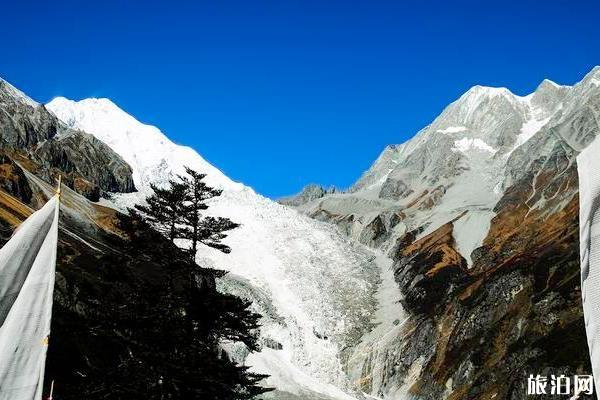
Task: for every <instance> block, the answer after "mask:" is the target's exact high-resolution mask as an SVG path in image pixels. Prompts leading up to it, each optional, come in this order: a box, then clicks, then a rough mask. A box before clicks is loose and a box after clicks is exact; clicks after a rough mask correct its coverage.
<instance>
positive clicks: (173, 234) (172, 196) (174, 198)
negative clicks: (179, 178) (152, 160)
mask: <svg viewBox="0 0 600 400" xmlns="http://www.w3.org/2000/svg"><path fill="white" fill-rule="evenodd" d="M150 187H151V188H152V190H153V191H154V194H152V195H151V196H149V197H148V198H146V203H147V205H139V204H138V205H136V206H135V208H136V210H137V211H139V212H141V213H142V215H143V216H144V217H145V219H146V220H147V221H148V222H150V223H151V224H152V226H153V227H154V228H155V229H156V230H158V231H159V232H161V233H163V234H164V235H165V236H167V237H168V238H169V240H171V241H174V240H175V239H176V238H177V237H179V236H180V232H181V228H180V225H181V224H182V223H183V222H184V220H183V210H184V202H185V200H186V198H187V186H186V185H184V184H183V183H180V182H175V181H172V180H171V181H169V187H167V188H159V187H157V186H156V185H154V184H151V185H150Z"/></svg>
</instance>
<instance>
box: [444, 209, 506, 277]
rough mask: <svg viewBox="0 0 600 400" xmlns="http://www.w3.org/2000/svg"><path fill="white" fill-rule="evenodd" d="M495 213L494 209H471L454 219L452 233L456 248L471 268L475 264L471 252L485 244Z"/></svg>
mask: <svg viewBox="0 0 600 400" xmlns="http://www.w3.org/2000/svg"><path fill="white" fill-rule="evenodd" d="M494 215H495V213H494V212H493V211H492V210H477V211H469V212H467V213H466V214H465V215H463V216H462V217H460V218H459V219H458V220H456V221H454V224H453V230H452V235H453V237H454V241H455V242H456V248H457V250H458V252H459V253H460V254H461V255H462V256H463V258H464V259H465V260H467V265H468V267H469V268H470V267H472V266H473V260H472V259H471V253H473V250H475V249H476V248H478V247H480V246H481V245H482V244H483V241H484V240H485V238H486V236H487V234H488V231H489V230H490V226H491V221H492V218H493V216H494Z"/></svg>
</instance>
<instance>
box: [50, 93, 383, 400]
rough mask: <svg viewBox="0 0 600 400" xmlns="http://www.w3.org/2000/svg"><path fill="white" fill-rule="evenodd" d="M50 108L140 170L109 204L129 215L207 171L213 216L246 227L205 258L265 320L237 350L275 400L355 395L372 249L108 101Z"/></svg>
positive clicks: (373, 272)
mask: <svg viewBox="0 0 600 400" xmlns="http://www.w3.org/2000/svg"><path fill="white" fill-rule="evenodd" d="M46 107H47V108H48V109H49V110H50V111H52V112H53V113H54V114H55V115H56V116H57V117H58V118H59V119H61V120H62V121H63V122H64V123H66V124H67V125H69V126H70V127H72V128H76V129H81V130H84V131H86V132H88V133H91V134H93V135H95V136H96V137H97V138H99V139H100V140H102V141H103V142H105V143H106V144H108V145H109V146H110V147H111V148H112V149H113V150H115V151H116V152H117V153H118V154H119V155H120V156H121V157H122V158H123V159H124V160H125V161H127V162H128V163H129V165H130V166H131V167H132V169H133V178H134V182H135V185H136V187H137V188H138V190H139V191H138V192H137V193H130V194H115V195H114V196H113V198H112V199H111V200H110V201H109V205H112V206H116V207H117V208H120V209H124V208H125V207H130V206H132V205H133V204H135V203H140V202H142V201H143V199H144V198H145V197H146V196H147V195H148V194H149V184H150V183H156V184H158V185H161V184H165V183H166V182H167V181H168V180H169V179H172V178H175V177H176V175H177V174H183V173H184V166H189V167H191V168H193V169H195V170H198V171H200V172H203V173H206V174H207V178H206V181H207V182H208V183H209V184H211V185H213V186H215V187H219V188H222V189H223V190H224V191H223V194H222V196H220V197H219V198H216V199H214V201H212V202H211V206H210V208H209V210H208V213H209V214H211V215H216V216H225V217H229V218H231V219H232V220H233V221H235V222H238V223H241V224H242V226H241V227H240V228H238V229H236V230H233V231H231V233H230V234H229V237H228V238H227V239H226V241H225V242H226V243H227V244H228V245H230V246H231V248H232V252H231V254H223V253H221V252H219V251H217V250H214V249H210V248H208V247H205V248H201V249H200V251H199V252H198V260H199V261H200V262H201V263H203V264H205V265H209V266H213V267H215V268H220V269H224V270H227V271H230V274H228V275H227V277H226V279H224V280H223V282H221V287H223V288H226V289H227V290H230V291H232V292H237V293H239V294H240V295H243V296H246V297H249V298H251V299H253V300H254V301H255V307H256V308H257V309H258V310H259V311H260V312H261V313H262V314H263V315H265V318H263V321H262V323H263V327H262V329H261V331H262V335H263V337H264V338H265V343H266V345H265V346H264V350H263V351H261V352H260V353H257V354H251V355H249V356H248V357H245V356H246V354H245V353H244V351H243V350H240V349H235V348H234V349H231V351H232V353H235V354H234V355H235V356H236V357H241V358H242V359H241V361H243V362H245V363H246V364H247V365H250V366H252V368H253V370H254V371H256V372H261V373H267V374H269V375H271V377H270V378H268V379H267V380H266V382H265V384H266V385H268V386H271V387H276V388H277V389H278V390H279V391H280V392H281V393H279V394H278V395H277V396H278V397H277V398H290V399H291V398H294V399H319V398H322V399H344V400H346V399H353V398H355V397H354V396H353V395H351V394H350V393H351V390H350V389H349V388H350V386H351V385H350V382H349V381H348V378H347V376H346V374H345V372H344V371H343V369H342V363H341V361H340V352H341V350H342V349H343V348H346V347H348V346H352V345H353V344H355V343H356V342H357V341H358V339H359V338H360V336H361V335H362V334H364V333H365V332H366V330H367V329H368V328H369V326H370V325H369V323H370V321H371V318H372V316H373V314H374V311H375V308H376V299H375V291H376V289H377V282H378V279H379V272H378V269H377V267H376V265H374V264H373V259H374V256H373V255H372V254H371V253H369V252H368V251H367V250H365V249H364V248H363V247H362V246H360V245H356V244H353V242H352V241H350V240H349V239H347V238H346V237H344V236H342V235H341V234H340V233H338V231H337V229H336V228H335V227H333V226H331V225H329V224H326V223H323V222H318V221H315V220H313V219H311V218H308V217H306V216H304V215H301V214H300V213H298V212H296V211H295V210H292V209H290V208H288V207H285V206H282V205H280V204H278V203H276V202H274V201H272V200H269V199H267V198H265V197H262V196H260V195H258V194H256V193H255V192H254V191H253V190H252V189H251V188H249V187H246V186H244V185H242V184H240V183H236V182H233V181H232V180H230V179H229V178H228V177H226V176H225V175H224V174H223V173H222V172H221V171H219V170H218V169H216V168H215V167H213V166H212V165H210V164H209V163H208V162H206V161H205V160H204V159H203V158H202V157H201V156H200V155H199V154H198V153H196V152H195V151H194V150H193V149H191V148H189V147H184V146H179V145H176V144H175V143H173V142H171V141H170V140H169V139H168V138H167V137H166V136H165V135H164V134H163V133H162V132H160V130H158V129H157V128H155V127H153V126H149V125H145V124H142V123H140V122H139V121H137V120H136V119H135V118H133V117H132V116H130V115H128V114H127V113H126V112H124V111H123V110H121V109H120V108H118V107H117V106H116V105H115V104H113V103H112V102H111V101H110V100H107V99H86V100H82V101H79V102H74V101H71V100H67V99H65V98H56V99H54V100H52V101H51V102H50V103H49V104H48V105H47V106H46ZM225 347H227V344H225ZM234 347H235V346H234ZM284 393H285V394H284ZM283 396H288V397H283Z"/></svg>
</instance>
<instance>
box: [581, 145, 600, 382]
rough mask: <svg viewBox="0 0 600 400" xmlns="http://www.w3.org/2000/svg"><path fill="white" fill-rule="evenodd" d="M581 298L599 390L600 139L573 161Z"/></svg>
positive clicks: (595, 378) (593, 368)
mask: <svg viewBox="0 0 600 400" xmlns="http://www.w3.org/2000/svg"><path fill="white" fill-rule="evenodd" d="M577 170H578V172H579V243H580V252H579V255H580V258H581V296H582V300H583V317H584V320H585V331H586V334H587V340H588V348H589V350H590V358H591V361H592V372H593V374H594V380H595V383H596V387H597V388H600V207H599V206H600V139H596V140H594V141H593V142H592V144H590V145H589V146H588V147H587V148H586V149H585V150H583V151H582V152H581V154H579V156H578V157H577Z"/></svg>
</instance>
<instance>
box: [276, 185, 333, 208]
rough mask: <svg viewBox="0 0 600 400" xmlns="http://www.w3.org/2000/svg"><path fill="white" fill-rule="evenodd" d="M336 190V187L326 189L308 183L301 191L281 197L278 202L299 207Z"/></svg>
mask: <svg viewBox="0 0 600 400" xmlns="http://www.w3.org/2000/svg"><path fill="white" fill-rule="evenodd" d="M335 192H336V190H335V188H334V187H330V188H328V189H326V188H324V187H323V186H321V185H315V184H310V185H306V186H305V187H304V188H303V189H302V191H301V192H300V193H298V194H296V195H294V196H290V197H284V198H281V199H279V200H278V202H279V203H281V204H285V205H287V206H292V207H297V206H301V205H303V204H306V203H308V202H310V201H313V200H316V199H320V198H321V197H323V196H325V195H327V194H332V193H335Z"/></svg>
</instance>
